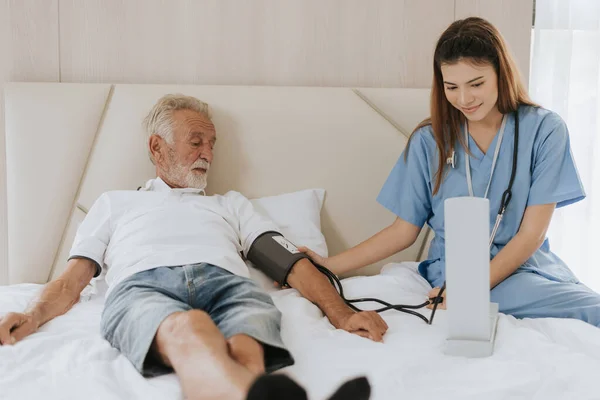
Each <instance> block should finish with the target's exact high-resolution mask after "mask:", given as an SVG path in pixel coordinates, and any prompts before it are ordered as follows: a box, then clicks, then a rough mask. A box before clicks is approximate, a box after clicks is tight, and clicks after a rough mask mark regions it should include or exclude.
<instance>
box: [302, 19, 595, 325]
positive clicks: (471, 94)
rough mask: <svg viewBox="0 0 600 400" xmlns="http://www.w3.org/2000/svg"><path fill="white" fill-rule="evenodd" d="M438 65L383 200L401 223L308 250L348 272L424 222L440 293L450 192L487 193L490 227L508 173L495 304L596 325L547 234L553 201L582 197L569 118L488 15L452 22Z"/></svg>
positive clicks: (493, 274)
mask: <svg viewBox="0 0 600 400" xmlns="http://www.w3.org/2000/svg"><path fill="white" fill-rule="evenodd" d="M433 70H434V77H433V87H432V90H431V118H429V119H427V120H425V121H423V122H422V123H421V124H420V125H419V126H418V127H417V128H416V129H415V131H414V132H413V134H412V136H411V139H410V141H409V144H408V146H407V148H406V150H405V151H404V153H403V154H402V155H401V156H400V158H399V160H398V162H397V163H396V165H395V166H394V168H393V170H392V172H391V173H390V175H389V177H388V179H387V181H386V183H385V185H384V186H383V189H382V190H381V193H380V194H379V196H378V198H377V200H378V202H379V203H381V204H382V205H383V206H384V207H386V208H387V209H389V210H390V211H392V212H393V213H394V214H396V216H397V219H396V220H395V222H394V223H393V224H392V225H390V226H389V227H387V228H385V229H383V230H382V231H381V232H379V233H377V234H376V235H374V236H373V237H371V238H370V239H368V240H366V241H365V242H363V243H361V244H359V245H357V246H356V247H353V248H351V249H349V250H347V251H345V252H343V253H341V254H338V255H336V256H333V257H330V258H323V257H320V256H319V255H317V254H315V253H314V252H312V251H310V250H309V249H306V251H307V253H308V255H309V256H310V257H311V258H313V259H314V261H315V262H317V263H320V264H322V265H324V266H325V267H327V268H329V269H330V270H332V271H333V272H334V273H336V274H342V273H344V272H348V271H350V270H353V269H356V268H360V267H363V266H365V265H369V264H371V263H374V262H377V261H379V260H382V259H384V258H386V257H388V256H390V255H392V254H394V253H397V252H399V251H402V250H404V249H406V248H407V247H409V246H410V245H412V244H413V243H414V242H415V240H416V238H417V236H418V234H419V231H420V230H421V228H422V227H423V225H424V224H425V223H427V224H428V225H429V226H430V227H431V229H433V230H434V232H435V238H434V239H433V242H432V243H431V248H430V251H429V257H428V260H427V261H424V262H422V263H421V264H420V265H419V273H420V274H421V275H422V276H423V277H424V278H425V279H427V281H428V282H429V283H430V284H431V285H432V286H433V287H434V289H433V290H432V291H431V292H430V293H429V297H433V296H434V295H436V294H437V293H438V291H439V287H440V286H441V285H442V284H443V283H444V282H445V263H444V259H445V257H444V200H446V199H448V198H451V197H459V196H479V197H487V198H488V199H489V201H490V223H491V226H494V225H495V223H496V216H497V210H498V209H499V207H500V206H501V204H502V202H503V200H505V199H506V197H508V196H507V195H505V191H506V190H507V187H508V186H509V182H511V181H512V182H513V184H512V196H511V198H510V203H509V204H508V207H507V208H506V211H505V214H504V217H503V219H502V221H501V223H500V225H499V226H498V229H497V232H496V234H495V236H494V239H493V243H492V245H491V250H490V259H491V265H490V289H491V300H492V301H493V302H497V303H498V304H499V306H500V311H501V312H503V313H506V314H512V315H514V316H515V317H517V318H524V317H561V318H577V319H581V320H583V321H586V322H589V323H590V324H593V325H596V326H600V295H598V294H597V293H595V292H594V291H592V290H590V289H589V288H587V287H586V286H585V285H583V284H581V283H580V282H579V281H578V280H577V278H576V277H575V276H574V275H573V273H572V272H571V271H570V270H569V268H568V267H567V266H566V265H565V263H564V262H563V261H562V260H561V259H560V258H559V257H557V256H556V255H555V254H554V253H552V251H550V247H549V244H548V240H547V239H546V230H547V228H548V225H549V224H550V220H551V218H552V214H553V212H554V209H555V208H557V207H564V206H566V205H569V204H572V203H575V202H577V201H580V200H582V199H583V198H584V197H585V193H584V190H583V187H582V184H581V181H580V180H579V176H578V173H577V169H576V167H575V163H574V161H573V158H572V155H571V150H570V144H569V134H568V130H567V127H566V125H565V123H564V121H563V120H562V119H561V118H560V117H559V116H558V115H557V114H556V113H554V112H552V111H549V110H546V109H543V108H541V107H539V106H537V105H536V104H534V103H532V102H531V100H530V99H529V97H528V95H527V92H526V91H525V88H524V86H523V83H522V82H521V78H520V76H519V73H518V71H517V68H516V66H515V63H514V61H513V59H512V57H511V55H510V54H509V52H508V50H507V47H506V44H505V42H504V40H503V38H502V36H501V35H500V33H499V32H498V31H497V30H496V28H494V26H492V25H491V24H490V23H489V22H487V21H485V20H483V19H481V18H467V19H464V20H460V21H456V22H454V23H453V24H452V25H450V27H448V29H447V30H446V31H445V32H444V33H443V34H442V36H441V37H440V39H439V41H438V43H437V46H436V48H435V53H434V63H433ZM517 129H518V143H517V146H516V148H517V150H516V159H514V158H513V157H514V155H515V151H514V149H515V139H516V130H517ZM513 160H514V161H515V167H516V169H515V172H514V179H511V175H512V174H513ZM448 296H452V288H450V293H449V294H448ZM444 306H445V302H444V304H441V305H440V308H444Z"/></svg>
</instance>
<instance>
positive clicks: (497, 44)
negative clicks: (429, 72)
mask: <svg viewBox="0 0 600 400" xmlns="http://www.w3.org/2000/svg"><path fill="white" fill-rule="evenodd" d="M463 60H464V61H468V62H472V63H475V64H477V65H485V64H491V65H492V66H493V67H494V69H495V70H496V75H497V76H498V111H500V112H501V113H502V114H507V113H510V112H513V111H515V110H516V109H517V107H518V106H519V105H521V104H526V105H531V106H537V105H536V104H535V103H533V102H532V101H531V100H530V98H529V95H528V94H527V91H526V90H525V86H524V85H523V82H522V80H521V76H520V74H519V70H518V69H517V66H516V64H515V62H514V60H513V58H512V56H511V54H510V53H509V51H508V48H507V46H506V43H505V42H504V39H503V38H502V35H501V34H500V32H498V30H497V29H496V28H495V27H494V26H493V25H492V24H490V23H489V22H488V21H486V20H484V19H482V18H478V17H470V18H466V19H462V20H458V21H455V22H453V23H452V24H451V25H450V26H449V27H448V29H446V31H444V33H443V34H442V36H441V37H440V39H439V40H438V42H437V45H436V46H435V52H434V55H433V85H432V88H431V105H430V112H431V117H430V118H427V119H426V120H424V121H423V122H421V123H420V124H419V125H418V126H417V127H416V128H415V130H414V131H413V134H414V133H415V132H416V131H417V130H419V129H420V128H422V127H424V126H427V125H431V128H432V130H433V135H434V137H435V142H436V144H437V148H438V161H439V166H438V170H437V172H436V177H435V186H434V190H433V194H434V195H435V194H436V193H437V192H438V190H439V189H440V186H441V185H442V180H443V175H444V168H445V166H446V159H447V158H448V157H449V155H450V154H452V151H454V148H455V146H456V143H457V142H458V143H460V144H461V145H462V146H463V147H465V149H466V143H465V141H464V138H463V137H462V135H460V127H461V125H462V124H463V123H464V122H465V117H464V115H463V114H462V112H460V111H459V110H457V109H456V108H455V107H454V106H452V104H450V102H448V100H447V99H446V94H445V92H444V82H443V78H442V70H441V66H442V65H444V64H454V63H457V62H459V61H463ZM412 137H413V135H411V139H412ZM409 145H410V140H409ZM407 156H408V146H407V151H406V152H405V157H407Z"/></svg>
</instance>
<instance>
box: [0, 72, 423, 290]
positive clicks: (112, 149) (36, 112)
mask: <svg viewBox="0 0 600 400" xmlns="http://www.w3.org/2000/svg"><path fill="white" fill-rule="evenodd" d="M166 93H184V94H187V95H192V96H196V97H198V98H200V99H202V100H203V101H206V102H208V103H209V104H210V105H211V107H212V111H213V115H214V122H215V126H216V128H217V135H218V136H219V144H218V146H217V147H216V152H215V160H214V163H213V167H212V168H211V172H210V175H209V187H208V192H209V193H223V192H225V191H227V190H231V189H234V190H238V191H240V192H242V193H244V194H245V195H246V196H248V197H250V198H255V197H260V196H267V195H274V194H278V193H285V192H290V191H294V190H300V189H305V188H315V187H319V188H324V189H326V191H327V192H326V200H325V205H324V209H323V212H322V225H323V232H324V234H325V237H326V239H327V244H328V247H329V252H330V254H336V253H338V252H340V251H342V250H343V249H346V248H348V247H349V246H352V245H354V244H357V243H359V242H360V241H362V240H364V239H366V238H368V237H369V236H370V235H372V234H374V233H375V232H377V231H378V230H380V229H382V228H383V227H385V226H386V225H387V224H389V223H390V222H392V221H393V218H394V216H393V215H392V214H391V213H389V212H388V211H386V210H385V209H384V208H383V207H381V206H380V205H379V204H377V202H376V201H375V198H376V196H377V194H378V192H379V190H380V188H381V186H382V184H383V182H384V181H385V179H386V177H387V175H388V173H389V171H390V170H391V168H392V166H393V165H394V163H395V162H396V160H397V158H398V156H399V155H400V153H401V152H402V150H403V148H404V146H405V145H406V141H407V138H406V136H405V135H404V134H402V133H401V132H399V131H398V130H397V128H400V129H403V130H405V133H410V131H411V130H412V129H413V128H414V126H415V125H416V124H417V123H418V122H419V121H420V120H422V119H423V118H425V117H426V116H427V114H428V103H429V91H428V90H426V89H370V88H369V89H359V90H358V91H355V90H352V89H349V88H302V87H291V88H290V87H233V86H190V85H186V86H176V85H113V86H111V85H103V84H52V83H13V84H9V85H7V87H6V89H5V98H6V103H5V104H6V149H7V171H8V176H7V184H8V218H9V219H8V237H9V264H8V268H9V283H21V282H38V283H41V282H46V281H47V280H48V279H49V278H52V277H53V276H56V275H57V274H58V273H60V272H61V271H62V270H63V268H64V265H65V260H66V254H67V253H68V249H69V247H70V244H71V241H72V239H73V235H74V232H75V230H76V228H77V225H78V224H79V223H80V222H81V220H82V218H84V216H85V211H86V210H87V209H89V207H90V206H91V205H92V203H93V202H94V200H95V199H96V198H97V197H98V196H99V195H100V194H101V193H102V192H104V191H107V190H113V189H134V190H135V189H136V188H137V187H138V186H140V185H142V184H143V183H144V182H145V180H147V179H148V178H151V177H153V176H154V170H153V166H152V164H151V163H150V162H149V160H148V158H147V153H146V147H145V146H146V144H145V139H144V135H143V132H142V128H141V121H142V119H143V117H144V116H145V114H146V113H147V112H148V110H149V109H150V108H151V107H152V105H153V104H154V103H155V102H156V100H157V99H158V98H159V97H161V96H162V95H164V94H166ZM382 115H383V116H382ZM386 118H387V119H386ZM389 121H392V122H393V123H394V124H395V125H396V127H394V126H393V124H392V123H390V122H389ZM422 236H424V235H423V234H422ZM422 245H423V242H422V238H421V240H419V242H418V243H416V244H415V245H414V246H413V247H412V248H410V249H408V250H406V251H405V252H403V253H401V254H399V255H397V256H395V257H394V258H393V259H394V260H415V259H416V258H417V254H418V252H419V250H420V249H421V247H422ZM381 264H382V263H380V264H378V265H376V266H373V267H371V268H370V269H368V270H366V271H361V272H362V273H373V272H375V271H377V269H378V267H380V266H381Z"/></svg>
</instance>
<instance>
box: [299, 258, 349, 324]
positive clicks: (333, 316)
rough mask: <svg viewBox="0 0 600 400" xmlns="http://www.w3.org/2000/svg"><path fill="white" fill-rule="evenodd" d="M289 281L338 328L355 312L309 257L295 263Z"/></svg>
mask: <svg viewBox="0 0 600 400" xmlns="http://www.w3.org/2000/svg"><path fill="white" fill-rule="evenodd" d="M287 282H288V284H289V285H290V286H291V287H293V288H294V289H296V290H298V291H299V292H300V294H302V296H304V297H305V298H306V299H308V300H309V301H310V302H312V303H314V304H316V305H317V306H318V307H319V308H320V309H321V311H323V313H325V315H326V316H327V318H329V321H330V322H331V323H332V324H333V326H335V327H336V328H339V327H340V325H341V323H342V321H343V319H344V318H347V317H348V315H351V314H353V313H354V312H353V311H352V309H350V307H348V305H347V304H346V303H345V302H344V301H343V300H342V298H341V297H340V295H339V294H338V292H337V291H336V290H335V288H334V287H333V285H331V283H330V282H329V280H328V279H327V277H326V276H325V275H323V274H322V273H321V272H320V271H319V270H318V269H317V268H316V267H315V266H314V265H313V264H312V263H311V262H310V261H309V260H308V259H302V260H300V261H298V262H297V263H296V264H294V266H293V267H292V271H291V272H290V274H289V275H288V278H287Z"/></svg>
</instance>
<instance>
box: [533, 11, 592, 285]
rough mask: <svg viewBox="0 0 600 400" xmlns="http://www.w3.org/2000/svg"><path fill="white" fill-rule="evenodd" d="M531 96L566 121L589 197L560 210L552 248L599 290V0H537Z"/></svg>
mask: <svg viewBox="0 0 600 400" xmlns="http://www.w3.org/2000/svg"><path fill="white" fill-rule="evenodd" d="M535 14H536V15H535V23H534V30H533V36H532V59H531V79H530V84H529V88H530V93H531V97H532V98H533V100H534V101H536V102H537V103H538V104H540V105H542V106H543V107H545V108H548V109H551V110H553V111H556V112H557V113H558V114H560V116H561V117H562V118H563V119H564V120H565V121H566V123H567V126H568V127H569V132H570V137H571V147H572V151H573V156H574V157H575V161H576V163H577V167H578V169H579V174H580V177H581V180H582V182H583V185H584V187H585V191H586V194H587V199H586V200H584V201H582V202H580V203H577V204H575V205H571V206H567V207H565V208H563V209H560V210H557V211H556V213H555V216H554V219H553V221H552V224H551V226H550V230H549V233H548V237H549V240H550V247H551V249H552V250H553V251H554V252H555V253H557V254H558V255H559V257H561V258H562V259H563V260H565V262H566V263H567V264H568V265H569V267H570V268H571V269H572V270H573V272H575V274H576V275H577V277H578V278H579V279H580V280H581V281H582V282H583V283H585V284H586V285H588V286H589V287H591V288H592V289H594V290H596V291H599V292H600V0H536V12H535Z"/></svg>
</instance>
